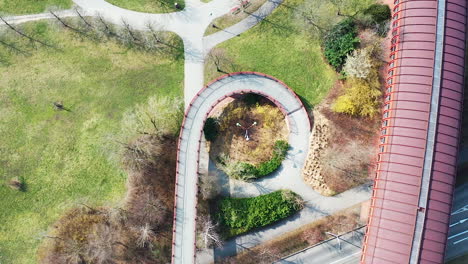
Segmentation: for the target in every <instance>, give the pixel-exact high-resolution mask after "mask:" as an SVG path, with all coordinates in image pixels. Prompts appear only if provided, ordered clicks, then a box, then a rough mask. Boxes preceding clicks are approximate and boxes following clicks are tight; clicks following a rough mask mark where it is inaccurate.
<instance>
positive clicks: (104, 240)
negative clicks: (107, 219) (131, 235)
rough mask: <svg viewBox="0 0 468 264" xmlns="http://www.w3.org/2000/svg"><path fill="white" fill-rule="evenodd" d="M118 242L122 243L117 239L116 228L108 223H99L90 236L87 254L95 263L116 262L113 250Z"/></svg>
mask: <svg viewBox="0 0 468 264" xmlns="http://www.w3.org/2000/svg"><path fill="white" fill-rule="evenodd" d="M116 244H122V243H120V242H117V241H116V238H115V230H112V229H111V228H110V227H109V226H108V225H106V224H98V225H96V226H95V230H94V232H92V234H91V235H90V236H89V238H88V248H87V255H88V256H89V257H90V259H91V261H92V262H93V263H98V264H107V263H115V260H114V254H113V252H114V245H116Z"/></svg>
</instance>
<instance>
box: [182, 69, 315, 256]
mask: <svg viewBox="0 0 468 264" xmlns="http://www.w3.org/2000/svg"><path fill="white" fill-rule="evenodd" d="M240 90H244V91H247V90H251V91H254V92H256V93H260V94H262V95H264V96H267V97H271V98H274V99H276V100H277V101H278V102H279V103H278V104H279V105H281V106H282V108H283V109H284V110H285V112H286V113H289V114H288V120H289V126H290V131H291V135H290V138H289V144H290V145H291V147H292V151H297V152H298V153H299V154H298V156H297V157H296V160H297V162H298V163H299V164H302V163H303V162H304V159H305V157H306V155H305V153H307V148H308V144H307V143H308V139H309V135H310V123H309V120H308V115H307V112H306V111H305V109H304V108H302V103H301V102H300V101H299V100H298V98H297V97H296V96H295V94H294V93H293V92H292V91H290V90H289V89H287V88H286V87H285V86H283V85H282V84H280V83H278V82H276V81H274V80H272V79H270V78H267V77H262V76H259V75H253V74H246V75H234V76H231V77H226V78H224V79H222V80H220V81H218V82H215V83H214V84H212V85H210V86H209V87H207V88H206V89H205V90H203V91H202V92H201V94H200V95H199V96H198V97H196V98H195V101H193V103H192V105H191V106H190V107H189V111H188V113H187V117H186V119H185V122H184V128H183V130H182V133H181V140H180V150H179V160H178V165H179V167H178V175H177V179H178V183H177V188H176V189H177V192H176V193H177V197H176V198H177V208H176V222H175V230H176V232H175V246H174V250H175V251H174V254H175V256H177V258H176V259H175V262H174V263H183V264H186V263H192V262H193V261H194V256H195V218H194V215H196V203H197V183H198V175H197V173H198V167H199V166H198V162H199V157H198V155H199V149H200V139H201V137H202V133H203V132H202V130H203V125H204V120H205V118H206V117H207V114H208V113H209V112H210V111H211V110H212V108H213V107H214V106H215V105H216V104H217V103H218V102H219V100H221V99H223V98H225V97H226V96H227V95H229V94H233V93H238V92H239V91H240Z"/></svg>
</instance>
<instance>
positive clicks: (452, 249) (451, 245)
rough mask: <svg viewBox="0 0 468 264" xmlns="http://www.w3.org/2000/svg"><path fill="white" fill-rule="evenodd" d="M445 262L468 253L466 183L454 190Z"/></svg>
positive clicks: (467, 187)
mask: <svg viewBox="0 0 468 264" xmlns="http://www.w3.org/2000/svg"><path fill="white" fill-rule="evenodd" d="M447 240H448V241H447V249H446V252H445V260H446V261H447V260H451V259H454V258H456V257H459V256H462V255H464V254H467V253H468V183H465V184H464V185H462V186H460V187H458V188H456V189H455V195H454V200H453V206H452V215H451V219H450V226H449V233H448V238H447Z"/></svg>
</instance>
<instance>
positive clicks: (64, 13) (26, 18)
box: [0, 9, 78, 26]
mask: <svg viewBox="0 0 468 264" xmlns="http://www.w3.org/2000/svg"><path fill="white" fill-rule="evenodd" d="M54 13H55V14H56V15H58V16H60V17H74V16H78V15H77V13H76V12H75V10H72V9H67V10H60V11H57V12H54ZM52 18H54V16H53V15H52V14H51V13H49V12H47V13H40V14H33V15H22V16H9V17H4V19H5V20H6V21H7V22H8V23H9V24H12V25H17V24H21V23H25V22H31V21H37V20H43V19H52ZM1 25H4V23H3V21H0V26H1Z"/></svg>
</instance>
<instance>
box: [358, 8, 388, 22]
mask: <svg viewBox="0 0 468 264" xmlns="http://www.w3.org/2000/svg"><path fill="white" fill-rule="evenodd" d="M363 13H364V15H368V16H370V17H371V19H372V21H373V22H374V23H377V24H380V23H382V22H385V21H386V20H388V19H390V18H391V17H392V12H391V10H390V7H389V6H388V5H381V4H373V5H371V6H369V8H367V9H366V10H364V12H363Z"/></svg>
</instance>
